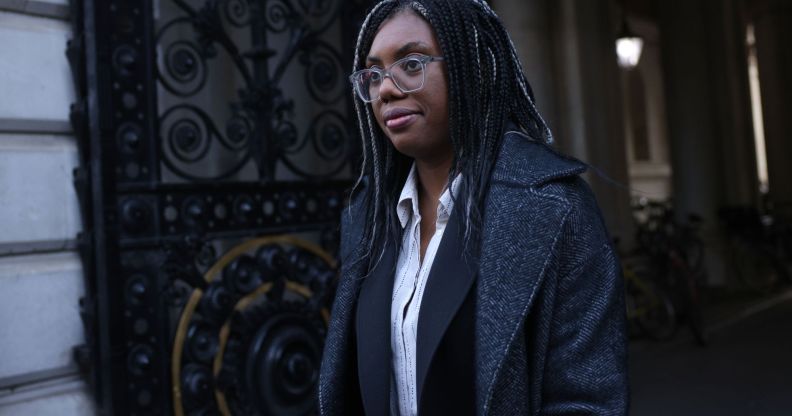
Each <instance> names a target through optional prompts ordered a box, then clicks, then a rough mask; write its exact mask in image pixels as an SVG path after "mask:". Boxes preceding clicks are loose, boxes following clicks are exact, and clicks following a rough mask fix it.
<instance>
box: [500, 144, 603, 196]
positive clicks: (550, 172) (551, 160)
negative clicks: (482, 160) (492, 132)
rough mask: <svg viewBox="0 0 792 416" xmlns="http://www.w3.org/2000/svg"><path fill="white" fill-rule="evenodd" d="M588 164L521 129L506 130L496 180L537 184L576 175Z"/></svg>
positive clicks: (584, 169)
mask: <svg viewBox="0 0 792 416" xmlns="http://www.w3.org/2000/svg"><path fill="white" fill-rule="evenodd" d="M587 168H588V165H586V164H585V163H583V162H581V161H580V160H577V159H575V158H573V157H570V156H567V155H564V154H562V153H560V152H559V151H557V150H555V149H553V148H552V147H550V145H548V144H545V143H543V142H539V141H537V140H534V139H531V138H530V137H528V136H526V135H525V134H524V133H522V132H519V131H507V132H506V134H505V135H504V137H503V143H502V144H501V150H500V154H499V156H498V161H497V163H496V164H495V170H494V171H493V174H492V179H493V181H496V182H497V181H500V182H506V183H511V184H514V185H518V186H519V185H522V186H532V187H538V186H541V185H544V184H546V183H548V182H552V181H554V180H559V179H563V178H569V177H574V176H577V175H580V174H582V173H583V172H585V171H586V169H587Z"/></svg>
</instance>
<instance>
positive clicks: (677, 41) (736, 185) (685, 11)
mask: <svg viewBox="0 0 792 416" xmlns="http://www.w3.org/2000/svg"><path fill="white" fill-rule="evenodd" d="M657 5H658V19H659V26H660V33H661V42H662V45H661V47H662V50H663V70H664V74H665V85H666V103H667V116H668V132H669V138H670V140H669V141H670V153H671V166H672V172H673V198H674V206H675V208H676V211H677V218H678V219H679V220H683V221H684V220H685V219H686V218H687V216H688V215H689V214H697V215H699V216H701V217H703V219H704V223H703V229H702V238H703V239H704V241H705V243H706V245H707V259H708V262H707V268H708V271H709V276H710V283H711V284H714V285H720V284H724V283H726V282H727V280H728V276H727V274H728V269H727V266H726V264H727V262H726V260H727V259H726V257H725V255H724V253H725V246H724V243H723V235H722V232H721V227H720V223H719V219H718V216H717V212H718V209H719V208H720V207H722V206H723V205H726V204H738V203H742V204H750V203H753V202H754V201H753V199H754V196H755V194H756V188H757V186H758V185H757V182H756V170H755V164H754V163H753V157H754V153H753V147H752V137H753V135H752V133H751V124H750V118H749V117H750V113H749V111H750V106H749V101H748V95H747V94H748V86H747V63H746V60H745V59H746V56H745V54H744V47H743V43H742V40H741V39H742V35H741V33H743V31H742V30H743V28H742V25H741V24H740V23H739V19H738V18H737V17H736V16H737V13H738V8H737V6H738V2H737V1H736V0H684V1H682V0H679V1H663V2H658V3H657Z"/></svg>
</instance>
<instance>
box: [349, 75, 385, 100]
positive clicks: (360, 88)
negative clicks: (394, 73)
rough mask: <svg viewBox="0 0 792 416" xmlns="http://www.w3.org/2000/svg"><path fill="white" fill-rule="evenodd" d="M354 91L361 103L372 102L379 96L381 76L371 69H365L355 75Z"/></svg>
mask: <svg viewBox="0 0 792 416" xmlns="http://www.w3.org/2000/svg"><path fill="white" fill-rule="evenodd" d="M354 80H355V90H357V93H358V95H360V98H362V99H363V101H367V102H368V101H373V100H376V99H377V96H378V94H379V85H380V84H381V83H382V74H381V73H379V72H378V71H375V70H372V69H365V70H362V71H360V72H358V73H357V74H355V78H354Z"/></svg>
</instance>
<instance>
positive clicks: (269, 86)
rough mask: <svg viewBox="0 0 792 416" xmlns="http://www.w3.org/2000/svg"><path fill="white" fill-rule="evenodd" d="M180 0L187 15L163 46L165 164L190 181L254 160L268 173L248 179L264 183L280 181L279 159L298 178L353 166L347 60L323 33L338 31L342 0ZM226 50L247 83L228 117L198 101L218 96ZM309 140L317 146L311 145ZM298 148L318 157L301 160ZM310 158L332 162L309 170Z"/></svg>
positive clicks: (169, 24)
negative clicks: (215, 71)
mask: <svg viewBox="0 0 792 416" xmlns="http://www.w3.org/2000/svg"><path fill="white" fill-rule="evenodd" d="M173 5H175V12H176V13H178V17H175V18H172V19H171V20H170V21H166V22H165V23H164V24H162V26H161V28H159V29H158V31H157V35H156V39H157V43H158V46H159V49H160V51H161V53H162V56H161V57H160V59H159V60H158V65H157V68H158V70H157V74H158V75H157V79H158V82H159V83H160V84H161V85H162V86H163V87H164V91H166V92H167V93H168V94H169V95H170V97H163V99H162V101H163V102H167V103H168V104H167V108H166V109H165V110H164V112H163V113H162V116H161V120H160V126H161V128H160V133H159V134H160V137H161V139H162V143H163V149H162V150H163V156H164V157H163V162H164V164H165V166H166V167H167V168H168V169H169V170H170V171H171V172H172V173H174V174H175V175H177V176H178V177H181V178H183V179H189V180H200V179H215V180H217V179H220V180H222V179H227V178H231V177H235V175H236V176H238V175H239V173H240V171H242V170H243V169H244V168H245V166H246V164H247V163H248V162H249V161H252V162H253V163H254V164H255V166H256V168H257V169H256V171H257V172H258V177H253V178H250V177H248V180H256V181H260V180H265V181H266V180H273V179H276V178H275V176H276V171H277V165H278V164H279V163H280V164H282V166H284V167H285V168H286V169H287V170H288V171H289V172H290V174H291V175H296V176H297V177H301V178H305V179H313V180H315V179H317V178H325V177H328V176H330V177H332V176H333V175H337V174H338V173H340V172H342V171H343V170H344V168H347V169H348V158H344V157H341V156H342V155H344V153H345V152H347V153H348V152H349V151H350V149H351V146H350V145H349V143H350V139H351V137H353V134H352V132H350V131H349V130H348V129H346V128H345V126H347V125H349V120H348V115H347V114H348V113H347V112H346V108H345V93H347V92H348V88H347V85H346V82H345V77H344V69H343V65H342V63H343V59H342V57H341V53H340V52H339V48H338V46H337V45H336V46H334V45H332V44H330V43H328V42H326V41H324V40H322V38H323V37H325V36H327V34H328V33H329V32H330V31H331V30H333V29H336V30H337V29H338V27H337V26H338V23H339V19H338V18H339V15H340V10H341V8H342V7H341V6H342V1H340V0H321V1H305V0H298V1H286V0H270V1H264V2H251V1H245V0H225V1H207V2H205V3H204V4H203V6H202V7H200V8H193V7H191V6H190V5H189V4H187V3H186V2H184V1H174V2H173ZM279 50H281V51H282V53H278V51H279ZM220 51H222V55H223V56H224V57H226V58H227V62H230V63H231V68H233V70H232V71H228V70H227V68H226V71H225V72H224V74H225V75H226V76H228V77H230V78H231V80H232V82H233V83H235V84H236V85H237V86H238V92H237V94H236V97H231V98H233V99H232V100H230V101H229V107H230V108H229V109H228V111H230V114H229V115H228V116H220V115H216V114H214V115H213V114H210V113H209V112H207V111H205V110H202V109H200V108H198V107H197V106H196V105H194V104H191V103H190V102H191V101H194V100H196V99H198V100H201V99H204V100H206V99H208V98H207V97H208V95H210V94H211V92H212V91H211V88H209V87H210V86H209V85H207V79H208V77H209V76H210V71H211V69H210V66H211V63H212V62H216V61H218V59H219V56H220V55H221V52H220ZM296 74H301V75H299V76H297V75H296ZM300 84H302V85H303V87H299V85H300ZM287 90H288V91H287ZM299 96H304V98H301V99H300V100H301V103H302V105H301V106H300V111H295V107H294V99H295V98H294V97H299ZM289 97H291V98H289ZM309 101H312V102H313V104H311V103H310V102H309ZM297 113H299V114H297ZM317 122H321V123H323V124H324V126H321V127H317V126H316V125H315V124H316V123H317ZM328 123H334V126H333V127H327V124H328ZM317 130H318V131H319V133H317ZM308 142H311V143H313V145H312V146H310V147H306V146H305V144H306V143H308ZM216 144H219V146H218V145H216ZM210 149H211V150H210ZM297 152H303V153H306V152H308V153H312V154H313V155H312V156H311V155H309V156H306V155H305V154H302V155H300V157H297V158H295V154H296V153H297ZM329 155H332V156H329ZM306 157H308V158H311V157H313V161H314V163H311V165H312V166H314V167H316V166H317V165H319V166H324V168H323V169H321V170H322V171H321V172H310V171H308V170H306V169H303V168H300V165H303V164H305V161H306V160H308V159H306Z"/></svg>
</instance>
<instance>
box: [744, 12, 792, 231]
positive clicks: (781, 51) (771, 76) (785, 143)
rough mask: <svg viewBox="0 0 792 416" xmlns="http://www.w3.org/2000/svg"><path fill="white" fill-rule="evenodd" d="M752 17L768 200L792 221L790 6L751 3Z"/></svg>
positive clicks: (791, 40)
mask: <svg viewBox="0 0 792 416" xmlns="http://www.w3.org/2000/svg"><path fill="white" fill-rule="evenodd" d="M751 17H752V20H753V23H754V30H755V34H756V52H757V58H758V65H759V83H760V88H761V91H762V111H763V114H764V130H765V141H766V146H767V168H768V176H769V182H770V196H771V198H773V200H774V201H775V202H776V205H777V206H778V207H779V208H781V209H783V213H785V214H787V215H789V216H791V217H792V137H791V136H792V117H790V114H792V46H791V45H792V2H790V1H788V0H755V1H752V2H751Z"/></svg>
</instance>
